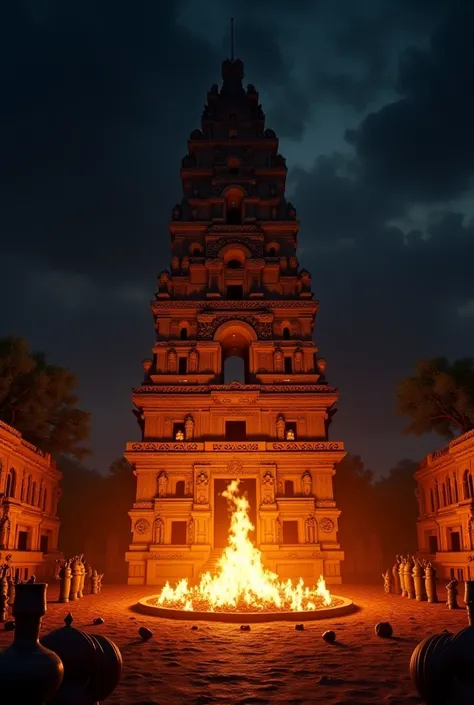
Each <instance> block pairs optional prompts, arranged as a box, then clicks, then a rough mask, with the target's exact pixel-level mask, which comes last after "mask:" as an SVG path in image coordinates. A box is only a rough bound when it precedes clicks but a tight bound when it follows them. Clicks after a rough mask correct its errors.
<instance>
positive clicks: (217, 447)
mask: <svg viewBox="0 0 474 705" xmlns="http://www.w3.org/2000/svg"><path fill="white" fill-rule="evenodd" d="M212 450H214V451H217V452H224V453H232V452H235V451H241V452H247V453H250V452H254V451H257V450H258V443H252V442H245V441H243V442H242V443H237V442H234V443H230V442H229V443H213V444H212Z"/></svg>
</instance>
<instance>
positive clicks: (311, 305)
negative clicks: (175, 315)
mask: <svg viewBox="0 0 474 705" xmlns="http://www.w3.org/2000/svg"><path fill="white" fill-rule="evenodd" d="M215 261H216V262H222V260H221V259H217V260H215ZM318 304H319V301H316V300H315V299H299V300H297V301H295V300H294V299H284V300H282V299H279V300H277V301H269V300H265V301H252V299H245V300H242V301H232V300H222V301H213V302H212V308H213V309H235V308H238V309H239V310H243V309H255V308H258V309H262V308H265V309H267V308H268V309H272V308H282V306H283V307H284V308H296V309H311V310H314V309H317V308H318ZM171 308H183V309H186V310H189V309H208V308H209V302H208V301H189V300H187V299H186V300H184V301H180V300H177V301H166V302H164V301H153V303H152V310H153V311H154V312H157V311H161V309H166V310H168V309H171ZM309 344H310V345H311V346H313V345H314V343H313V342H311V343H309Z"/></svg>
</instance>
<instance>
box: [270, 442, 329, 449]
mask: <svg viewBox="0 0 474 705" xmlns="http://www.w3.org/2000/svg"><path fill="white" fill-rule="evenodd" d="M342 449H343V444H342V443H336V442H329V441H295V442H286V443H271V450H277V451H282V450H284V451H302V450H306V451H307V450H327V451H334V450H342Z"/></svg>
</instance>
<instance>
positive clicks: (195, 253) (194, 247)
mask: <svg viewBox="0 0 474 705" xmlns="http://www.w3.org/2000/svg"><path fill="white" fill-rule="evenodd" d="M203 253H204V248H203V246H202V245H201V243H199V242H193V243H191V245H190V246H189V254H190V256H191V257H202V256H203Z"/></svg>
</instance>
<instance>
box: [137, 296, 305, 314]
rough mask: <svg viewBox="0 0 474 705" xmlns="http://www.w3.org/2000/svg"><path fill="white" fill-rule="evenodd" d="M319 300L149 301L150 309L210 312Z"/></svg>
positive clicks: (294, 305) (295, 305) (297, 305)
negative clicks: (181, 309)
mask: <svg viewBox="0 0 474 705" xmlns="http://www.w3.org/2000/svg"><path fill="white" fill-rule="evenodd" d="M318 306H319V301H318V300H317V299H297V300H296V299H255V300H252V299H242V300H239V301H218V300H216V299H214V300H213V301H212V304H210V303H209V301H207V300H204V299H203V300H198V299H192V300H189V299H179V300H176V299H170V300H166V301H164V300H161V301H151V308H152V311H153V312H155V311H157V312H158V311H162V309H168V308H185V309H205V310H206V311H209V312H212V311H213V310H216V309H229V310H235V309H239V310H242V311H245V310H246V309H256V308H258V309H266V308H297V309H301V308H302V309H317V308H318Z"/></svg>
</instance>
